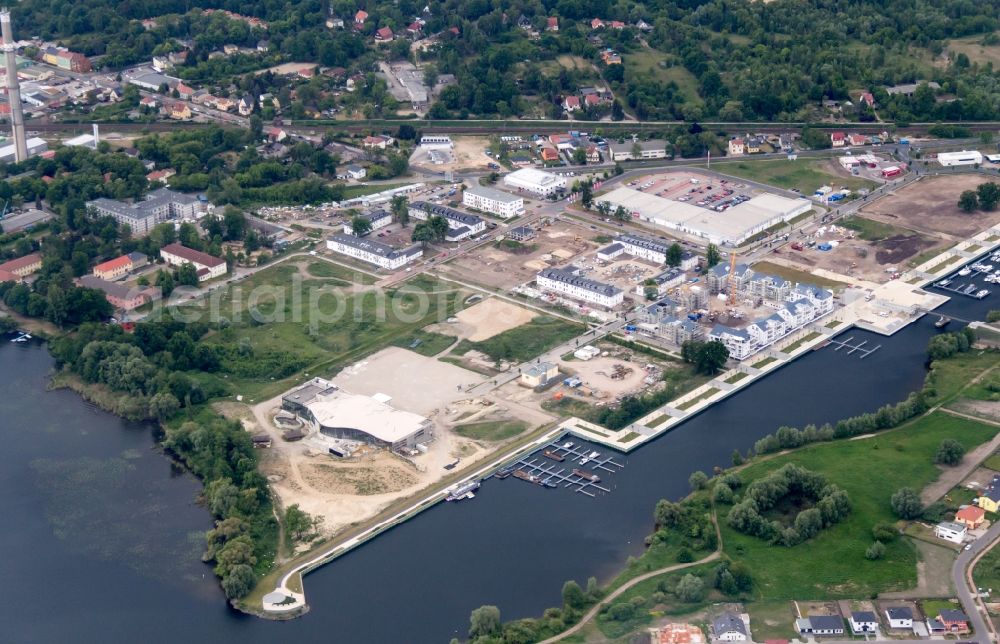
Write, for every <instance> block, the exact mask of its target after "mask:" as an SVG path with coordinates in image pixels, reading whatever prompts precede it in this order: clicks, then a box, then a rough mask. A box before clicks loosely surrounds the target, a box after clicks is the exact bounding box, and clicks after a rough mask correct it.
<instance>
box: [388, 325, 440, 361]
mask: <svg viewBox="0 0 1000 644" xmlns="http://www.w3.org/2000/svg"><path fill="white" fill-rule="evenodd" d="M454 342H455V336H452V335H444V334H443V333H434V332H432V331H424V330H423V329H417V330H416V331H413V332H412V333H408V334H406V335H402V336H399V337H398V338H396V339H395V340H393V341H392V344H393V345H394V346H397V347H403V348H404V349H409V350H410V351H415V352H416V353H419V354H420V355H422V356H429V357H433V356H436V355H437V354H439V353H441V352H442V351H444V350H445V349H447V348H448V347H450V346H451V345H452V344H454Z"/></svg>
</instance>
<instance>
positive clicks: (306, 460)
mask: <svg viewBox="0 0 1000 644" xmlns="http://www.w3.org/2000/svg"><path fill="white" fill-rule="evenodd" d="M276 402H277V401H269V402H268V403H265V404H264V406H267V405H272V406H273V404H275V403H276ZM260 407H261V406H258V408H260ZM258 408H255V411H256V409H258ZM265 411H267V410H265ZM271 431H272V433H274V431H273V428H272V430H271ZM429 448H430V449H429V451H428V452H427V453H426V454H421V455H419V456H416V457H414V458H413V459H412V460H407V459H404V458H402V457H400V456H396V455H394V454H391V453H389V452H386V451H385V450H370V451H366V452H365V453H363V454H358V455H355V456H354V457H353V458H350V459H338V458H335V457H332V456H330V455H329V454H327V453H326V452H325V451H324V450H321V449H318V448H317V446H316V444H312V443H311V442H310V439H309V438H306V439H304V440H303V441H301V442H297V443H286V442H284V441H282V440H280V439H277V440H275V443H274V445H273V447H272V448H271V449H266V450H261V451H260V452H261V461H260V470H261V473H262V474H263V475H264V476H265V477H267V479H268V481H270V484H271V489H272V490H273V491H274V493H275V494H277V496H278V498H279V499H280V501H281V506H282V507H288V506H289V505H291V504H293V503H297V504H298V505H299V507H300V508H302V509H303V510H305V511H306V512H308V513H309V514H311V515H313V516H319V517H323V525H322V526H321V532H322V533H323V534H324V535H325V536H330V535H333V534H335V533H336V532H338V531H340V530H341V529H343V528H345V527H347V526H350V525H352V524H355V523H357V522H359V521H364V520H365V519H369V518H371V517H373V516H375V515H377V514H378V513H379V512H381V511H382V510H383V509H385V508H386V507H388V506H389V505H390V504H392V503H393V502H395V501H398V500H399V499H402V498H405V497H408V496H411V495H413V494H416V493H418V492H420V491H421V490H423V489H425V488H426V487H427V486H429V485H432V484H433V483H435V482H437V481H439V480H440V479H441V478H442V477H443V476H444V475H446V474H448V473H449V472H448V470H445V469H444V466H445V465H446V464H448V463H451V462H454V461H455V460H456V459H458V458H461V459H462V463H463V464H466V463H469V462H474V461H477V460H480V459H482V458H485V457H486V456H487V455H488V454H489V451H488V450H487V449H485V448H483V447H482V446H480V445H479V444H477V443H476V442H475V441H471V440H468V439H465V438H461V437H458V436H455V435H454V434H452V433H451V432H450V431H447V430H441V429H440V428H439V429H438V430H437V437H436V439H435V441H434V442H432V443H431V444H430V446H429Z"/></svg>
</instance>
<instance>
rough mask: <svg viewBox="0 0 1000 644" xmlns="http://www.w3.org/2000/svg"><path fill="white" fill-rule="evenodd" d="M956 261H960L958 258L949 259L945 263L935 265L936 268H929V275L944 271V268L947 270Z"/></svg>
mask: <svg viewBox="0 0 1000 644" xmlns="http://www.w3.org/2000/svg"><path fill="white" fill-rule="evenodd" d="M956 259H958V258H957V257H949V258H948V259H946V260H944V261H943V262H940V263H938V264H935V265H934V266H932V267H930V268H928V269H927V272H928V273H937V272H938V271H940V270H942V269H944V268H946V267H948V266H951V265H952V264H954V263H955V260H956Z"/></svg>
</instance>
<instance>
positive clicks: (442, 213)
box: [409, 201, 486, 241]
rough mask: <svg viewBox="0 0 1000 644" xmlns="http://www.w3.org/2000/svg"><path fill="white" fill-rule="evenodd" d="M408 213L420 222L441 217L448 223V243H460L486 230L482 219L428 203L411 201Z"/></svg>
mask: <svg viewBox="0 0 1000 644" xmlns="http://www.w3.org/2000/svg"><path fill="white" fill-rule="evenodd" d="M409 212H410V217H411V218H413V219H419V220H421V221H426V220H427V219H429V218H431V217H443V218H444V220H445V221H447V222H448V229H449V231H448V236H447V237H446V239H447V240H448V241H460V240H462V239H466V238H467V237H472V236H473V235H477V234H479V233H481V232H483V231H484V230H486V221H485V220H483V218H482V217H477V216H476V215H470V214H469V213H467V212H460V211H458V210H455V209H454V208H449V207H447V206H439V205H437V204H433V203H430V202H428V201H411V202H410V205H409Z"/></svg>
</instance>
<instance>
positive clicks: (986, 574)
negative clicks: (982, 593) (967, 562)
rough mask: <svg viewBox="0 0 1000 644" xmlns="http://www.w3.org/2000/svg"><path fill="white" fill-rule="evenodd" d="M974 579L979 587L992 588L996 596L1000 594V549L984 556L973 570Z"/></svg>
mask: <svg viewBox="0 0 1000 644" xmlns="http://www.w3.org/2000/svg"><path fill="white" fill-rule="evenodd" d="M972 579H973V580H974V581H975V582H976V586H977V587H979V588H984V589H986V588H992V589H993V594H994V595H996V594H998V593H1000V548H993V549H992V550H990V551H989V552H987V553H986V554H985V555H983V558H982V559H980V560H979V563H977V564H976V567H975V568H973V570H972ZM991 601H992V600H991Z"/></svg>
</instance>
